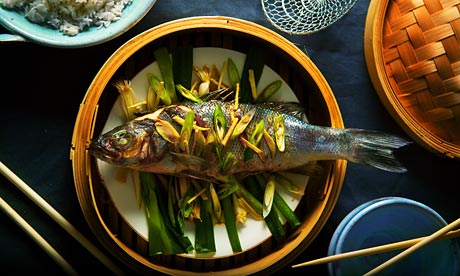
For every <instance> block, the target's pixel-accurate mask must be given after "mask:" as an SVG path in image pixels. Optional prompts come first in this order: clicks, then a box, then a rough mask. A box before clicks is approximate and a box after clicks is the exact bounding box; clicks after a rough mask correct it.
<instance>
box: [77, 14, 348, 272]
mask: <svg viewBox="0 0 460 276" xmlns="http://www.w3.org/2000/svg"><path fill="white" fill-rule="evenodd" d="M206 28H210V29H213V28H219V29H222V30H231V31H236V32H239V33H245V34H249V35H251V36H254V37H257V38H260V39H262V40H264V41H266V42H268V43H270V44H272V45H275V46H276V47H278V48H279V49H281V50H283V51H285V52H286V53H289V54H290V56H292V57H293V58H294V59H295V60H296V62H298V63H299V64H300V65H301V66H302V67H303V68H304V69H305V70H306V71H307V72H308V73H309V74H310V75H311V77H312V79H313V80H314V81H315V83H316V84H317V85H318V87H319V88H321V89H320V93H321V96H322V97H323V98H324V100H325V102H326V103H327V109H328V113H329V116H330V120H331V126H332V127H335V128H343V127H344V125H343V121H342V116H341V113H340V110H339V107H338V104H337V102H336V99H335V97H334V95H333V93H332V90H331V88H330V86H329V84H328V83H327V81H326V80H325V79H324V77H323V75H322V74H321V72H320V71H319V70H318V68H317V67H316V66H315V65H314V64H313V63H312V61H311V60H310V59H309V58H308V57H307V56H306V55H305V54H304V53H303V52H302V51H301V50H300V49H299V48H298V47H297V46H295V45H294V44H293V43H291V42H290V41H288V40H287V39H285V38H284V37H282V36H281V35H279V34H277V33H275V32H273V31H271V30H269V29H267V28H265V27H263V26H260V25H258V24H256V23H253V22H249V21H246V20H242V19H237V18H231V17H224V16H197V17H190V18H183V19H178V20H174V21H170V22H167V23H163V24H161V25H158V26H156V27H153V28H151V29H149V30H146V31H144V32H142V33H140V34H139V35H137V36H135V37H133V38H132V39H130V40H129V41H127V42H126V43H125V44H123V45H122V46H121V47H120V48H119V49H118V50H116V51H115V52H114V53H113V54H112V55H111V56H110V58H109V59H108V60H107V61H106V62H105V63H104V65H103V66H102V68H101V69H100V71H99V72H98V73H97V75H96V76H95V78H94V80H93V81H92V83H91V84H90V86H89V88H88V90H87V93H86V94H85V96H84V98H83V101H82V103H81V105H80V110H79V112H78V115H77V119H76V124H75V128H74V132H73V137H72V145H71V151H70V159H71V160H72V165H73V171H74V181H75V187H76V190H77V196H78V199H79V202H80V205H81V208H82V210H83V213H84V215H85V218H86V220H87V221H88V223H89V225H90V227H91V228H92V230H93V231H94V232H96V231H101V230H104V231H105V232H104V233H105V234H107V235H106V236H102V235H100V233H98V234H99V235H98V238H99V239H100V240H101V242H102V243H103V244H104V245H105V246H106V247H110V248H111V249H112V252H111V253H112V254H114V255H115V256H116V257H119V256H118V254H121V255H125V254H126V253H127V254H129V255H130V256H131V257H132V258H134V259H135V260H132V262H134V263H136V262H138V263H141V264H143V265H144V266H145V267H147V268H150V269H154V270H157V271H160V272H163V273H166V274H171V275H177V274H181V275H197V274H203V273H204V274H206V273H207V272H200V273H196V272H192V271H184V270H177V269H174V268H167V267H163V266H159V265H156V264H153V263H151V262H150V261H149V260H147V259H146V258H145V257H143V256H141V255H140V254H139V253H137V252H135V251H134V250H132V249H131V248H129V247H128V246H126V245H125V244H124V243H123V242H122V241H120V240H119V239H118V238H117V236H116V235H114V234H112V233H111V231H110V229H109V227H108V226H107V225H106V223H105V222H104V220H103V218H102V216H101V214H100V213H99V210H98V209H97V205H96V199H95V194H94V191H93V183H92V181H91V177H90V176H91V173H92V172H91V166H90V162H91V160H90V156H89V153H88V151H87V148H88V145H89V143H90V141H91V138H92V136H93V129H92V127H93V126H94V123H95V120H96V114H97V109H98V101H99V98H100V97H101V95H102V93H103V91H104V89H105V87H106V86H107V84H108V82H109V80H110V79H111V78H112V76H113V75H114V74H115V72H116V71H117V70H118V69H119V67H120V66H121V65H122V64H123V63H124V62H125V61H126V60H127V59H128V58H129V57H130V56H131V55H133V54H134V53H135V52H136V51H138V50H139V49H141V48H142V47H144V46H145V45H147V44H149V43H150V42H152V41H154V40H156V39H158V38H161V37H163V36H165V35H170V34H172V33H174V32H178V31H183V30H189V29H206ZM346 164H347V162H346V161H345V160H335V161H333V165H332V169H331V172H330V173H329V176H328V179H327V185H326V188H325V189H326V191H325V192H324V193H325V198H324V199H323V200H322V202H321V203H320V204H318V206H319V207H317V209H320V210H321V212H320V213H317V214H316V215H315V217H314V218H312V222H310V223H306V225H305V227H304V228H303V229H301V230H300V231H299V230H297V231H296V233H295V236H294V235H293V237H292V238H291V239H290V240H288V241H286V242H285V243H284V244H283V246H282V248H280V249H282V251H283V252H280V250H277V251H274V252H272V253H270V254H269V255H266V256H264V257H263V258H262V259H260V260H257V261H255V262H252V263H250V264H247V265H244V266H241V267H236V268H234V269H228V270H225V271H219V274H222V275H241V274H252V273H255V272H258V271H261V270H263V269H265V268H266V267H269V266H272V265H273V264H275V263H277V262H279V261H280V260H286V262H290V261H292V260H293V259H294V258H295V257H296V256H292V254H290V253H291V252H297V253H300V252H301V251H300V250H302V251H303V249H304V247H305V246H306V245H308V244H309V243H311V242H312V240H313V239H314V238H315V237H316V236H317V235H318V234H319V232H320V230H321V229H322V228H323V226H324V224H325V223H326V221H327V219H328V218H329V216H330V214H331V213H332V210H333V208H334V206H335V203H336V202H337V199H338V196H339V194H340V190H341V187H342V183H343V179H344V175H345V170H346ZM88 194H89V195H90V196H87V195H88ZM307 237H309V239H308V240H305V239H306V238H307ZM302 244H303V245H304V246H300V245H302ZM115 245H117V246H118V247H119V248H116V246H115ZM124 261H126V258H125V259H124ZM128 262H131V261H130V260H128ZM209 274H215V272H209Z"/></svg>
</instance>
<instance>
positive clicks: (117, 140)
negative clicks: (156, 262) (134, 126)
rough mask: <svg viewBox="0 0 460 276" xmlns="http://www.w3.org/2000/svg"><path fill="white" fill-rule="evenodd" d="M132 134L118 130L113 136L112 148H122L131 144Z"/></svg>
mask: <svg viewBox="0 0 460 276" xmlns="http://www.w3.org/2000/svg"><path fill="white" fill-rule="evenodd" d="M132 138H133V137H132V134H131V133H129V132H127V131H126V130H120V131H117V132H115V133H114V134H113V139H112V146H114V147H116V148H122V147H125V146H128V145H130V144H131V142H132Z"/></svg>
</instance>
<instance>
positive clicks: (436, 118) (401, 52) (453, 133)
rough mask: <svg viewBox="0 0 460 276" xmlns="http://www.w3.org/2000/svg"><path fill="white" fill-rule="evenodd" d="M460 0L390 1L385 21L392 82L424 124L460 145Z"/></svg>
mask: <svg viewBox="0 0 460 276" xmlns="http://www.w3.org/2000/svg"><path fill="white" fill-rule="evenodd" d="M459 44H460V0H425V1H423V0H396V1H390V3H389V6H388V8H387V11H386V16H385V20H384V26H383V37H382V47H383V58H384V62H385V66H386V72H387V75H388V77H389V82H390V84H391V86H392V88H393V90H394V92H395V93H396V95H397V98H398V100H399V101H400V103H401V104H402V105H403V106H404V108H405V109H406V110H407V111H408V112H409V113H410V115H411V116H413V117H414V118H415V119H416V120H417V121H418V122H420V124H421V125H422V127H423V128H425V129H427V130H428V131H430V132H432V133H434V134H436V135H437V136H439V137H441V138H442V139H444V140H445V141H448V142H451V143H454V144H457V145H460V45H459Z"/></svg>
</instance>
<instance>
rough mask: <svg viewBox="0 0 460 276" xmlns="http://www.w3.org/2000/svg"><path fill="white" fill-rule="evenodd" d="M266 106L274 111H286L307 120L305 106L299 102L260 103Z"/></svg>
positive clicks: (285, 112)
mask: <svg viewBox="0 0 460 276" xmlns="http://www.w3.org/2000/svg"><path fill="white" fill-rule="evenodd" d="M260 105H261V106H262V107H264V108H268V109H270V110H273V111H274V112H278V113H284V114H288V115H291V116H293V117H296V118H298V119H302V120H305V118H306V117H305V108H304V107H303V106H302V104H300V103H297V102H283V103H280V102H265V103H261V104H260Z"/></svg>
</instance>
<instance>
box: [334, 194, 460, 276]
mask: <svg viewBox="0 0 460 276" xmlns="http://www.w3.org/2000/svg"><path fill="white" fill-rule="evenodd" d="M445 225H447V223H446V221H445V220H444V219H443V218H442V217H441V216H440V215H439V214H438V213H436V212H435V211H434V210H432V209H431V208H429V207H427V206H425V205H423V204H421V203H419V202H416V201H413V200H410V199H405V198H398V197H388V198H382V199H377V200H374V201H370V202H368V203H364V204H363V205H361V206H359V207H357V208H356V209H355V210H353V211H352V212H351V213H350V214H349V215H348V216H347V217H345V218H344V220H343V221H342V222H341V223H340V225H339V226H338V227H337V229H336V231H335V233H334V235H333V237H332V239H331V243H330V245H329V252H328V254H329V255H335V254H340V253H344V252H349V251H354V250H359V249H364V248H368V247H373V246H378V245H382V244H388V243H393V242H398V241H402V240H408V239H413V238H418V237H422V236H427V235H430V234H432V233H434V232H436V231H437V230H439V229H440V228H442V227H443V226H445ZM403 250H404V249H401V250H395V251H388V252H384V253H379V254H374V255H368V256H361V257H356V258H352V259H347V260H343V261H340V262H335V263H329V264H328V270H329V274H330V275H362V274H365V273H367V272H369V271H370V270H372V269H373V268H375V267H377V266H378V265H380V264H382V263H383V262H385V261H386V260H388V259H390V258H391V257H393V256H395V255H396V254H398V253H400V252H402V251H403ZM459 261H460V255H459V246H458V242H457V241H456V240H455V239H453V240H444V241H436V242H433V243H431V244H429V245H427V246H425V247H423V248H421V249H420V250H418V251H415V252H414V253H412V254H411V255H409V256H408V257H407V258H405V259H403V260H401V261H399V262H397V263H396V264H394V265H392V266H390V267H389V268H387V269H385V270H384V271H383V272H382V273H381V274H379V275H443V276H444V275H458V273H459Z"/></svg>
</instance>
